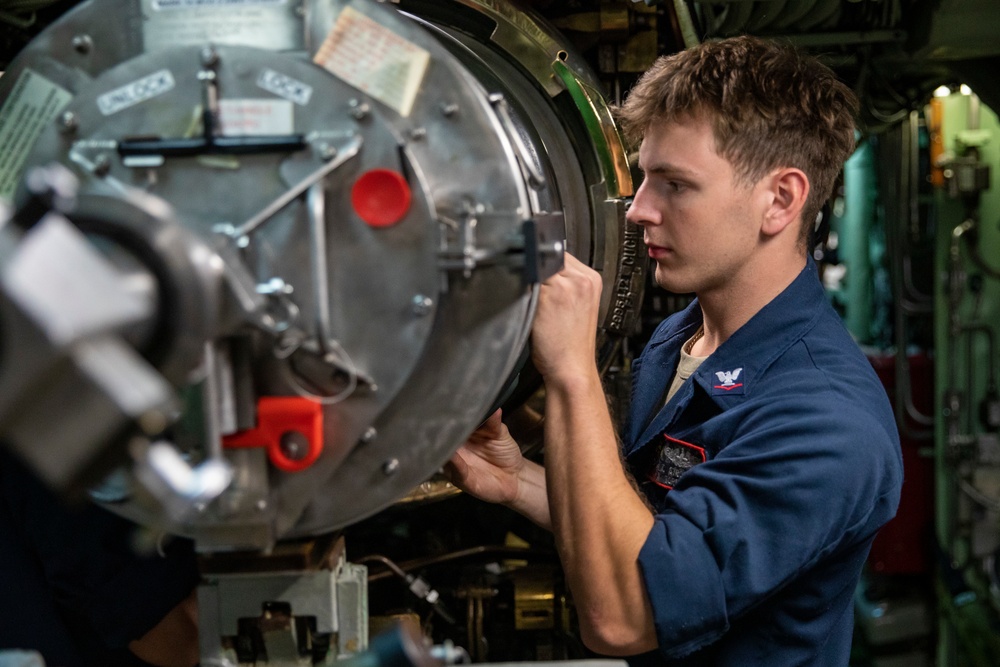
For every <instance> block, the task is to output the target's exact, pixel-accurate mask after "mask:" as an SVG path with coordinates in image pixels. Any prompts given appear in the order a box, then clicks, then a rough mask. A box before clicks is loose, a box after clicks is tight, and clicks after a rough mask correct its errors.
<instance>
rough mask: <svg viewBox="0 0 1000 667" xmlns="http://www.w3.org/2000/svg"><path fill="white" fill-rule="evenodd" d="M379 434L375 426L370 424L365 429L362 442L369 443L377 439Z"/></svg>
mask: <svg viewBox="0 0 1000 667" xmlns="http://www.w3.org/2000/svg"><path fill="white" fill-rule="evenodd" d="M377 435H378V431H377V430H376V429H375V427H374V426H369V427H368V428H366V429H365V432H364V433H362V434H361V443H362V444H365V445H367V444H368V443H369V442H371V441H372V440H374V439H375V436H377Z"/></svg>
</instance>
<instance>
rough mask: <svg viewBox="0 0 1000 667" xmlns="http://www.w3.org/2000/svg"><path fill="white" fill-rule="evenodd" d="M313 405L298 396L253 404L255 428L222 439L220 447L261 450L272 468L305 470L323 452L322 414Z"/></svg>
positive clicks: (276, 398) (264, 399)
mask: <svg viewBox="0 0 1000 667" xmlns="http://www.w3.org/2000/svg"><path fill="white" fill-rule="evenodd" d="M322 407H323V406H321V405H320V404H319V403H317V402H316V401H313V400H310V399H308V398H300V397H298V396H264V397H262V398H260V399H258V400H257V428H251V429H247V430H245V431H239V432H237V433H233V434H231V435H227V436H223V438H222V446H223V447H265V448H267V456H268V458H269V459H271V463H273V464H274V465H275V467H277V468H279V469H281V470H284V471H285V472H298V471H300V470H305V469H306V468H308V467H309V466H311V465H312V464H313V462H315V461H316V459H318V458H319V455H320V453H321V452H322V451H323V411H322Z"/></svg>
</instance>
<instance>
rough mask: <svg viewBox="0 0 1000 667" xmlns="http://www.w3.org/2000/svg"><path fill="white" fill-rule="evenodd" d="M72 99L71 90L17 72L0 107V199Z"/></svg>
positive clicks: (30, 73) (11, 191)
mask: <svg viewBox="0 0 1000 667" xmlns="http://www.w3.org/2000/svg"><path fill="white" fill-rule="evenodd" d="M72 99H73V95H72V93H70V92H69V91H67V90H65V89H64V88H62V87H61V86H58V85H56V84H55V83H53V82H52V81H49V80H48V79H46V78H45V77H43V76H42V75H40V74H38V73H37V72H33V71H32V70H30V69H26V70H24V71H23V72H21V75H20V76H19V77H18V79H17V83H16V84H14V89H13V90H12V91H11V93H10V95H9V96H8V97H7V101H6V102H5V103H4V105H3V109H0V199H5V200H8V201H9V200H10V199H11V198H12V197H13V196H14V192H15V191H16V190H17V184H18V181H20V179H21V171H22V170H23V169H24V162H25V160H26V159H27V158H28V154H29V153H30V152H31V149H32V147H34V145H35V142H36V141H37V140H38V137H39V136H40V135H41V133H42V131H43V130H44V129H45V126H46V125H48V124H49V123H51V122H52V121H53V120H55V118H56V116H58V115H59V112H60V111H62V110H63V109H64V108H65V107H66V105H67V104H69V102H70V100H72Z"/></svg>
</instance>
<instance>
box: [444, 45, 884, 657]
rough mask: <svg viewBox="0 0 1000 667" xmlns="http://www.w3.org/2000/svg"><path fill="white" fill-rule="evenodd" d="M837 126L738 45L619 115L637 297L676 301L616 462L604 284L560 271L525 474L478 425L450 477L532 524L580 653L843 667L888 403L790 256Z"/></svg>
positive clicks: (823, 193)
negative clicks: (551, 555) (541, 416)
mask: <svg viewBox="0 0 1000 667" xmlns="http://www.w3.org/2000/svg"><path fill="white" fill-rule="evenodd" d="M856 106H857V103H856V100H855V98H854V96H853V94H852V93H851V91H850V90H849V89H848V88H846V87H845V86H844V85H843V84H842V83H840V82H839V81H837V79H836V77H835V76H834V75H833V73H832V72H831V71H830V70H829V69H827V68H826V67H824V66H822V65H821V64H820V63H818V62H817V61H815V60H813V59H810V58H806V57H803V56H801V55H800V54H798V53H796V52H795V51H794V50H792V49H790V48H785V47H782V46H778V45H775V44H772V43H768V42H764V41H761V40H758V39H755V38H750V37H740V38H735V39H730V40H723V41H720V42H712V43H707V44H702V45H700V46H698V47H696V48H693V49H691V50H688V51H685V52H682V53H679V54H676V55H673V56H670V57H667V58H661V59H660V60H659V61H657V63H656V64H655V65H654V66H653V67H652V68H651V70H650V71H649V72H647V73H646V74H645V75H644V76H643V78H642V79H641V80H640V81H639V82H638V84H637V85H636V87H635V89H634V90H633V91H632V92H631V94H630V96H629V98H628V100H627V101H626V103H625V105H624V107H623V108H622V110H621V118H622V123H623V127H624V129H625V130H626V134H628V135H630V136H632V137H639V136H641V138H642V144H641V148H640V151H639V166H640V167H641V168H642V170H643V171H644V172H645V178H644V180H643V182H642V185H641V186H640V188H639V190H638V192H637V193H636V195H635V199H634V201H633V203H632V206H631V208H630V209H629V213H628V218H629V219H630V220H631V221H632V222H635V223H637V224H639V225H642V226H643V227H644V229H645V240H646V244H647V246H648V247H649V255H650V257H652V259H653V260H654V261H655V264H656V280H657V282H658V283H659V284H660V285H661V286H663V287H665V288H666V289H669V290H671V291H675V292H694V293H695V294H696V295H697V300H696V301H695V302H694V303H693V304H692V305H691V307H689V308H688V309H686V310H685V311H683V312H681V313H679V314H677V315H674V316H672V317H670V318H668V319H667V320H666V321H664V322H663V323H662V324H661V325H660V327H659V328H658V329H657V330H656V332H655V333H654V334H653V336H652V338H651V340H650V342H649V344H648V346H647V348H646V349H645V351H644V352H643V354H642V355H641V356H640V357H639V358H638V359H637V360H636V362H635V363H634V364H633V367H632V373H633V396H632V404H631V413H630V421H629V423H628V424H627V426H626V428H625V430H624V432H623V437H622V446H621V449H620V450H619V446H618V444H617V441H616V437H615V430H614V428H613V426H612V423H611V419H610V417H609V415H608V410H607V407H606V402H605V397H604V394H603V392H602V389H601V383H600V378H599V376H598V371H597V369H596V367H595V362H594V358H595V349H594V337H593V331H594V330H595V328H596V326H597V310H598V299H599V295H600V290H601V281H600V279H599V278H598V276H597V275H596V274H595V273H594V272H593V271H591V270H590V269H589V268H587V267H586V266H584V265H583V264H581V263H580V262H579V261H577V260H576V259H574V258H572V257H567V259H566V267H565V269H564V270H563V271H562V272H561V273H559V274H558V275H556V276H554V277H553V278H552V279H550V280H549V281H547V282H546V283H545V284H544V285H543V286H542V288H541V297H540V304H539V308H538V314H537V316H536V320H535V323H534V327H533V332H532V335H533V338H532V343H533V358H534V361H535V364H536V365H537V366H538V368H539V370H540V371H541V373H542V375H543V377H544V380H545V387H546V418H545V468H544V470H543V469H542V468H541V467H540V466H537V465H536V464H534V463H532V462H529V461H526V460H525V459H523V458H522V457H521V455H520V451H519V449H518V447H517V445H516V443H515V442H514V441H513V440H512V439H511V438H510V436H509V434H508V433H507V431H506V429H505V428H504V427H503V425H502V424H501V423H500V418H499V414H497V415H494V416H493V417H491V418H490V420H489V421H488V422H487V423H486V424H485V425H484V426H483V427H482V428H481V429H480V430H479V431H477V432H476V433H475V434H473V436H471V437H470V440H469V442H468V443H467V444H466V445H465V446H464V447H463V448H462V449H460V450H459V451H458V452H457V453H456V455H455V457H454V458H453V460H452V463H451V475H452V478H453V480H454V481H455V482H456V483H457V484H458V485H459V486H461V487H462V488H464V489H466V490H467V491H469V492H470V493H472V494H473V495H475V496H478V497H480V498H483V499H485V500H489V501H493V502H502V503H505V504H506V505H508V506H510V507H512V508H514V509H515V510H518V511H520V512H522V513H523V514H525V515H527V516H528V517H529V518H531V519H532V520H534V521H535V522H537V523H538V524H540V525H542V526H547V527H551V529H552V530H553V532H554V534H555V538H556V544H557V546H558V549H559V553H560V557H561V559H562V563H563V566H564V569H565V573H566V577H567V580H568V582H569V584H570V587H571V589H572V591H573V595H574V599H575V601H576V605H577V610H578V614H579V618H580V628H581V632H582V634H583V639H584V642H585V643H586V644H587V645H588V646H589V647H590V648H591V649H593V650H594V651H597V652H598V653H604V654H610V655H622V656H635V655H638V654H644V653H646V652H649V653H648V654H646V655H643V656H642V659H641V660H639V659H637V660H636V661H638V662H648V663H650V664H669V665H713V666H723V665H733V666H737V665H738V666H739V667H749V666H752V665H762V666H763V665H767V666H769V667H771V666H776V665H782V666H784V665H810V666H825V665H830V666H834V665H836V666H843V665H846V664H847V663H848V656H849V652H850V646H851V631H852V625H853V623H852V621H853V613H852V594H853V592H854V588H855V585H856V584H857V582H858V577H859V574H860V572H861V568H862V565H863V563H864V561H865V558H866V556H867V554H868V550H869V547H870V545H871V542H872V539H873V537H874V536H875V533H876V531H877V530H878V529H879V528H880V527H881V526H882V525H883V524H884V523H885V522H886V521H888V520H889V519H890V518H891V517H892V516H893V514H894V513H895V510H896V506H897V504H898V500H899V491H900V486H901V483H902V463H901V458H900V452H899V442H898V435H897V433H896V427H895V422H894V418H893V414H892V411H891V410H890V407H889V403H888V400H887V398H886V395H885V392H884V390H883V388H882V387H881V385H880V384H879V382H878V380H877V378H876V376H875V374H874V372H873V371H872V369H871V367H870V365H869V364H868V362H867V360H866V359H865V357H864V356H863V355H862V353H861V352H860V350H859V349H858V347H857V346H856V345H855V344H854V342H853V341H852V339H851V337H850V335H849V334H848V333H847V331H846V330H845V329H844V327H843V326H842V324H841V322H840V320H839V318H838V316H837V315H836V313H835V312H834V311H833V310H832V308H830V306H829V305H828V304H827V301H826V299H825V297H824V294H823V290H822V287H821V285H820V283H819V281H818V279H817V273H816V267H815V265H814V264H813V262H812V260H811V259H810V258H809V257H808V254H807V250H806V246H807V239H808V236H809V233H810V230H811V229H812V226H813V224H814V222H815V220H816V219H817V214H818V212H819V210H820V207H821V205H822V203H823V202H824V201H825V200H826V199H827V198H828V197H829V196H830V193H831V190H832V187H833V182H834V180H835V178H836V176H837V173H838V172H839V170H840V168H841V166H842V164H843V162H844V160H846V159H847V157H848V156H849V155H850V154H851V152H852V151H853V148H854V125H853V114H854V112H855V111H856ZM622 458H623V459H624V468H623V464H622V461H621V459H622ZM632 478H634V480H635V482H632Z"/></svg>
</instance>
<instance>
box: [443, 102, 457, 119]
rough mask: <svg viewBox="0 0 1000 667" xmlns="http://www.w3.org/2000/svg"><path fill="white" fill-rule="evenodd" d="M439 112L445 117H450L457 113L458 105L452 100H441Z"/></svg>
mask: <svg viewBox="0 0 1000 667" xmlns="http://www.w3.org/2000/svg"><path fill="white" fill-rule="evenodd" d="M441 113H443V114H444V115H445V116H446V117H448V118H451V117H452V116H454V115H455V114H457V113H458V105H457V104H455V103H454V102H443V103H442V104H441Z"/></svg>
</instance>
